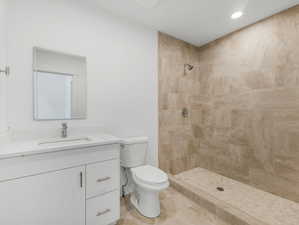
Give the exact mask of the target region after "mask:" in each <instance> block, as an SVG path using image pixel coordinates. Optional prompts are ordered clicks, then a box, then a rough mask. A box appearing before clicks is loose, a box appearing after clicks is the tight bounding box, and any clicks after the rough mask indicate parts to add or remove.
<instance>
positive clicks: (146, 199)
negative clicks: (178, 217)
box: [130, 187, 160, 218]
mask: <svg viewBox="0 0 299 225" xmlns="http://www.w3.org/2000/svg"><path fill="white" fill-rule="evenodd" d="M130 202H131V204H132V205H133V206H134V207H135V208H136V209H137V211H138V212H139V213H140V214H141V215H143V216H145V217H147V218H156V217H158V216H160V199H159V192H156V191H147V190H141V188H138V187H137V188H136V190H135V191H134V192H133V193H132V194H131V197H130Z"/></svg>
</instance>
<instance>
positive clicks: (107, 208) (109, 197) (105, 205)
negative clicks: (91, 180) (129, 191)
mask: <svg viewBox="0 0 299 225" xmlns="http://www.w3.org/2000/svg"><path fill="white" fill-rule="evenodd" d="M119 218H120V196H119V191H114V192H110V193H108V194H105V195H102V196H99V197H96V198H91V199H88V200H87V202H86V225H95V224H96V225H107V224H111V223H114V222H116V221H117V220H118V219H119Z"/></svg>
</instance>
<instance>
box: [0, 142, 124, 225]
mask: <svg viewBox="0 0 299 225" xmlns="http://www.w3.org/2000/svg"><path fill="white" fill-rule="evenodd" d="M0 148H1V151H0V224H5V225H85V224H86V225H108V224H114V223H116V222H117V220H118V219H119V217H120V190H119V187H120V177H119V176H120V175H119V171H120V162H119V149H120V146H119V140H117V139H116V138H113V137H105V138H97V137H93V138H89V139H85V141H83V139H82V140H81V139H76V140H74V141H72V140H71V141H69V142H59V141H58V142H56V141H53V142H51V141H46V142H36V141H35V142H28V143H21V144H11V145H7V146H5V147H3V146H0Z"/></svg>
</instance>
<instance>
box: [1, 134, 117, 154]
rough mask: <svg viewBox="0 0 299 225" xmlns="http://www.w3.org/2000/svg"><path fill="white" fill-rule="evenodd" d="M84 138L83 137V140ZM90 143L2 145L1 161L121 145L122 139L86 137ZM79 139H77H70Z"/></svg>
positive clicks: (15, 143) (29, 142)
mask: <svg viewBox="0 0 299 225" xmlns="http://www.w3.org/2000/svg"><path fill="white" fill-rule="evenodd" d="M82 137H83V136H81V138H82ZM86 137H87V138H88V139H90V140H89V141H85V142H82V143H80V142H79V143H78V142H76V143H72V142H68V143H59V144H57V145H55V144H53V145H51V146H50V145H40V143H41V142H44V141H48V140H50V139H38V140H29V141H22V142H11V143H6V144H0V160H3V159H9V158H15V157H24V156H30V155H35V154H43V153H50V152H59V151H66V150H72V149H78V148H87V147H93V146H102V145H110V144H120V143H122V139H120V138H117V137H114V136H111V135H103V134H101V135H88V136H86ZM70 138H77V137H75V136H74V137H70Z"/></svg>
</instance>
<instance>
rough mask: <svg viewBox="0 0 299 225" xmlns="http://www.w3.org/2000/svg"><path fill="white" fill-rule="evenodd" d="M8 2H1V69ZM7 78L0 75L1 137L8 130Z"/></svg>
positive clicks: (3, 66) (2, 66) (1, 65)
mask: <svg viewBox="0 0 299 225" xmlns="http://www.w3.org/2000/svg"><path fill="white" fill-rule="evenodd" d="M6 11H7V9H6V1H5V0H0V69H2V70H3V69H4V68H5V66H6V36H7V32H6ZM6 110H7V108H6V77H5V76H4V75H3V74H1V75H0V135H1V134H2V133H3V132H5V131H6V129H7V118H6V112H7V111H6Z"/></svg>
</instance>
